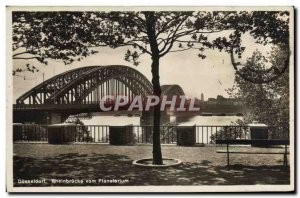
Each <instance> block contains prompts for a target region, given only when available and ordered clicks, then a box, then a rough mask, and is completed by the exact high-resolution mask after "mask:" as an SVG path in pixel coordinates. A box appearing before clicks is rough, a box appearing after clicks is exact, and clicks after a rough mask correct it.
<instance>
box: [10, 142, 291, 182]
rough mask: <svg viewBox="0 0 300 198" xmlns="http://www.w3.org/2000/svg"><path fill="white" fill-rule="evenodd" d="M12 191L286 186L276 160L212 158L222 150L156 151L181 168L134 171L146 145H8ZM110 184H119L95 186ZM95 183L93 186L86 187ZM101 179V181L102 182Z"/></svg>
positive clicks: (286, 175) (286, 174) (285, 172)
mask: <svg viewBox="0 0 300 198" xmlns="http://www.w3.org/2000/svg"><path fill="white" fill-rule="evenodd" d="M13 149H14V150H13V151H14V157H13V166H14V167H13V168H14V185H15V186H55V185H56V186H66V185H72V186H73V185H84V186H93V185H247V184H248V185H251V184H289V183H290V169H289V167H283V166H282V163H283V162H282V161H283V156H282V155H238V154H235V155H231V158H230V163H231V164H232V165H231V166H230V167H226V154H219V153H216V150H221V149H222V150H224V149H225V148H223V147H213V146H207V147H179V146H175V145H174V146H162V152H163V156H164V157H170V158H178V159H181V160H182V161H183V164H182V165H180V166H178V167H169V168H159V169H157V168H156V169H154V168H152V169H151V168H143V167H135V166H133V165H132V161H133V160H136V159H140V158H146V157H151V156H152V147H151V146H150V145H140V146H111V145H101V144H73V145H49V144H28V143H24V144H23V143H22V144H21V143H20V144H19V143H18V144H14V148H13ZM265 149H266V150H267V151H275V150H278V149H277V148H253V147H235V148H234V150H251V151H255V150H259V151H263V150H265ZM21 179H26V180H30V179H45V181H46V182H45V183H41V184H36V183H35V184H34V183H31V184H24V183H21V182H18V180H21ZM53 179H62V180H72V179H73V180H84V181H85V182H84V183H77V184H73V183H72V184H69V183H53ZM99 179H103V180H111V179H116V180H120V181H124V182H123V183H122V182H121V183H103V182H102V183H99V182H98V181H99ZM88 180H91V181H92V180H95V181H97V182H96V183H93V182H91V183H90V182H87V181H88ZM103 180H102V181H103Z"/></svg>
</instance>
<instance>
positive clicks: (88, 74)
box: [16, 65, 184, 106]
mask: <svg viewBox="0 0 300 198" xmlns="http://www.w3.org/2000/svg"><path fill="white" fill-rule="evenodd" d="M161 88H162V95H168V96H172V95H184V92H183V90H182V88H181V87H180V86H179V85H163V86H161ZM152 93H153V88H152V84H151V83H150V81H149V80H148V79H147V78H146V77H145V76H144V75H143V74H141V73H140V72H139V71H137V70H135V69H134V68H131V67H128V66H123V65H110V66H88V67H81V68H77V69H73V70H69V71H67V72H64V73H61V74H59V75H56V76H54V77H52V78H50V79H48V80H46V81H45V82H43V83H41V84H39V85H37V86H36V87H34V88H32V89H31V90H29V91H28V92H26V93H24V94H23V95H22V96H20V97H19V98H18V99H17V101H16V102H17V106H22V105H36V106H42V105H60V104H61V105H73V104H75V105H76V104H97V103H98V102H99V101H100V98H103V97H104V96H107V95H113V96H117V95H124V96H127V97H128V98H129V100H130V99H132V98H133V97H134V96H136V95H141V96H142V97H146V96H148V95H151V94H152Z"/></svg>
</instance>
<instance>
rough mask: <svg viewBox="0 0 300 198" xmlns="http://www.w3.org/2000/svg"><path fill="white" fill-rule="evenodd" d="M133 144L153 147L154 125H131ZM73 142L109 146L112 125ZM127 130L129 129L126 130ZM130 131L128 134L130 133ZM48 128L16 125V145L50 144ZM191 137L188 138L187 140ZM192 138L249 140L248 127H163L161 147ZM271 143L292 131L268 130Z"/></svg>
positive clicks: (80, 131)
mask: <svg viewBox="0 0 300 198" xmlns="http://www.w3.org/2000/svg"><path fill="white" fill-rule="evenodd" d="M128 126H129V127H130V129H131V130H130V132H131V134H132V135H131V137H132V138H133V139H132V141H133V143H138V144H139V143H140V144H142V143H143V144H151V143H152V134H153V126H152V125H142V126H140V125H128ZM74 129H75V130H76V131H75V133H74V134H75V135H74V142H89V143H109V134H110V126H109V125H76V127H75V128H74ZM127 129H128V127H127ZM127 131H128V130H127ZM48 132H49V125H37V124H14V125H13V141H23V142H24V141H25V142H26V141H29V142H47V141H48ZM186 135H188V137H186ZM183 136H185V137H184V138H190V139H192V140H191V141H193V142H194V143H195V144H215V141H216V139H250V127H249V126H213V125H194V126H184V127H182V126H178V125H162V126H161V127H160V137H161V143H162V144H178V141H181V138H182V137H183ZM268 138H269V139H288V138H289V130H288V129H287V128H284V127H282V126H271V127H268Z"/></svg>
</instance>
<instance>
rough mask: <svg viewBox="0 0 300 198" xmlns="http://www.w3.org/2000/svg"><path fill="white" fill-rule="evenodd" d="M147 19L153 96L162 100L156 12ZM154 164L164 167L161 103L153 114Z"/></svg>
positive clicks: (155, 107)
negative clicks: (161, 137) (161, 139)
mask: <svg viewBox="0 0 300 198" xmlns="http://www.w3.org/2000/svg"><path fill="white" fill-rule="evenodd" d="M144 14H145V18H146V29H147V35H148V38H149V44H150V48H151V52H152V54H151V58H152V65H151V72H152V86H153V94H154V95H155V96H158V97H159V98H160V94H161V89H160V82H159V58H160V56H159V49H158V44H157V40H156V32H155V25H156V18H155V15H154V12H145V13H144ZM152 137H153V151H152V153H153V164H156V165H162V164H163V160H162V154H161V145H160V103H159V104H157V105H156V106H154V112H153V136H152Z"/></svg>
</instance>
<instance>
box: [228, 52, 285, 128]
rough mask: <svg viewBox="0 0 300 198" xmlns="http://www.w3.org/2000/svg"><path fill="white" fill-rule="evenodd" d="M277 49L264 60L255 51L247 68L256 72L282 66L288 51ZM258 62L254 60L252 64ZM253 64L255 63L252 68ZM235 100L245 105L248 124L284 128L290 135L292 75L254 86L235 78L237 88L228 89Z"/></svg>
mask: <svg viewBox="0 0 300 198" xmlns="http://www.w3.org/2000/svg"><path fill="white" fill-rule="evenodd" d="M279 48H280V47H274V48H273V50H272V52H271V54H270V56H269V57H265V56H263V55H262V53H261V52H259V51H256V52H254V53H253V56H252V57H251V58H249V59H248V61H247V63H246V65H252V67H254V68H255V69H257V70H261V71H263V70H265V69H266V68H264V67H265V65H267V64H268V63H269V64H271V65H281V64H282V63H283V62H284V61H285V56H286V51H283V50H282V49H279ZM253 59H255V61H253ZM253 62H255V63H256V64H255V65H253ZM228 91H229V94H230V95H231V96H232V97H235V98H238V99H239V100H241V101H242V102H243V103H244V106H245V123H246V124H247V123H251V122H252V121H259V122H261V123H265V124H267V125H268V126H281V127H283V128H284V129H285V132H286V133H288V129H289V72H288V69H287V71H286V72H285V73H284V74H283V75H281V76H280V77H279V78H277V79H276V80H274V81H272V82H270V83H265V84H253V83H249V82H248V81H246V80H244V79H243V78H241V77H240V76H236V78H235V85H234V87H233V88H232V89H229V90H228Z"/></svg>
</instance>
